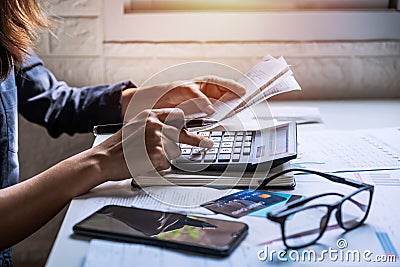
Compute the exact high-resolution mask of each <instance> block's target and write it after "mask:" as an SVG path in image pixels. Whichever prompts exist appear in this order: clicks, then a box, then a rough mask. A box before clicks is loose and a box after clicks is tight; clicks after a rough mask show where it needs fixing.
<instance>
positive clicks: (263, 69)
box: [191, 56, 301, 131]
mask: <svg viewBox="0 0 400 267" xmlns="http://www.w3.org/2000/svg"><path fill="white" fill-rule="evenodd" d="M238 82H239V83H241V84H242V85H243V86H244V87H245V88H246V90H247V91H246V94H245V95H244V96H242V97H241V98H240V99H234V100H231V101H228V102H224V103H222V102H218V103H216V104H215V110H216V112H215V113H214V114H212V115H211V116H210V118H212V119H215V120H217V121H219V122H220V123H217V124H216V125H212V126H205V127H198V128H194V129H191V130H193V131H205V130H210V129H213V128H214V127H217V126H219V125H221V124H222V123H223V121H224V120H226V119H228V118H231V117H232V116H234V115H236V114H238V113H239V112H242V111H243V110H246V109H247V108H249V107H250V106H253V105H255V104H258V103H260V102H262V101H264V100H266V99H268V98H270V97H272V96H274V95H277V94H280V93H284V92H289V91H293V90H301V87H300V85H299V84H298V83H297V81H296V79H295V78H294V76H293V72H292V71H291V70H290V66H289V65H288V64H287V63H286V61H285V59H284V58H283V57H280V58H279V59H276V58H274V57H272V56H266V57H264V59H263V60H262V61H261V62H259V63H257V64H256V65H255V66H254V67H253V68H252V69H251V70H250V71H249V72H248V73H247V74H246V76H245V77H244V78H243V79H241V80H240V81H238Z"/></svg>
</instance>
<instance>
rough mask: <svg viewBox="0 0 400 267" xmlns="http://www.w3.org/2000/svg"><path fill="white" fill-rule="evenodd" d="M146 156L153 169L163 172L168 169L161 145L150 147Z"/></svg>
mask: <svg viewBox="0 0 400 267" xmlns="http://www.w3.org/2000/svg"><path fill="white" fill-rule="evenodd" d="M148 155H149V158H150V161H151V164H152V165H153V167H154V169H155V170H157V171H163V170H166V169H168V168H169V167H170V166H171V164H170V162H169V160H168V158H167V156H166V154H165V151H164V148H163V147H162V144H160V145H156V146H152V147H149V148H148Z"/></svg>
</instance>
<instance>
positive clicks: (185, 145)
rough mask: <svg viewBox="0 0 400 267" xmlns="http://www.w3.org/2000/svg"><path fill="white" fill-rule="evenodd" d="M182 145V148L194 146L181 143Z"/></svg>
mask: <svg viewBox="0 0 400 267" xmlns="http://www.w3.org/2000/svg"><path fill="white" fill-rule="evenodd" d="M179 146H180V148H183V149H185V148H190V149H191V148H192V146H191V145H187V144H180V145H179Z"/></svg>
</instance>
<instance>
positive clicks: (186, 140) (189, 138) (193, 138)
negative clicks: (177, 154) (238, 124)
mask: <svg viewBox="0 0 400 267" xmlns="http://www.w3.org/2000/svg"><path fill="white" fill-rule="evenodd" d="M179 142H180V143H183V144H188V145H191V146H197V147H204V148H212V147H213V146H214V142H213V141H212V140H211V139H208V138H206V137H203V136H200V135H197V134H192V133H189V132H188V131H187V130H182V131H181V132H180V135H179Z"/></svg>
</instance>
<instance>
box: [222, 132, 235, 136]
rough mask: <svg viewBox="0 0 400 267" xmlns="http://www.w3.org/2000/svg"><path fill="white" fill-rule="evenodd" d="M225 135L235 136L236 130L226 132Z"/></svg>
mask: <svg viewBox="0 0 400 267" xmlns="http://www.w3.org/2000/svg"><path fill="white" fill-rule="evenodd" d="M224 136H235V132H225V134H224Z"/></svg>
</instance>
